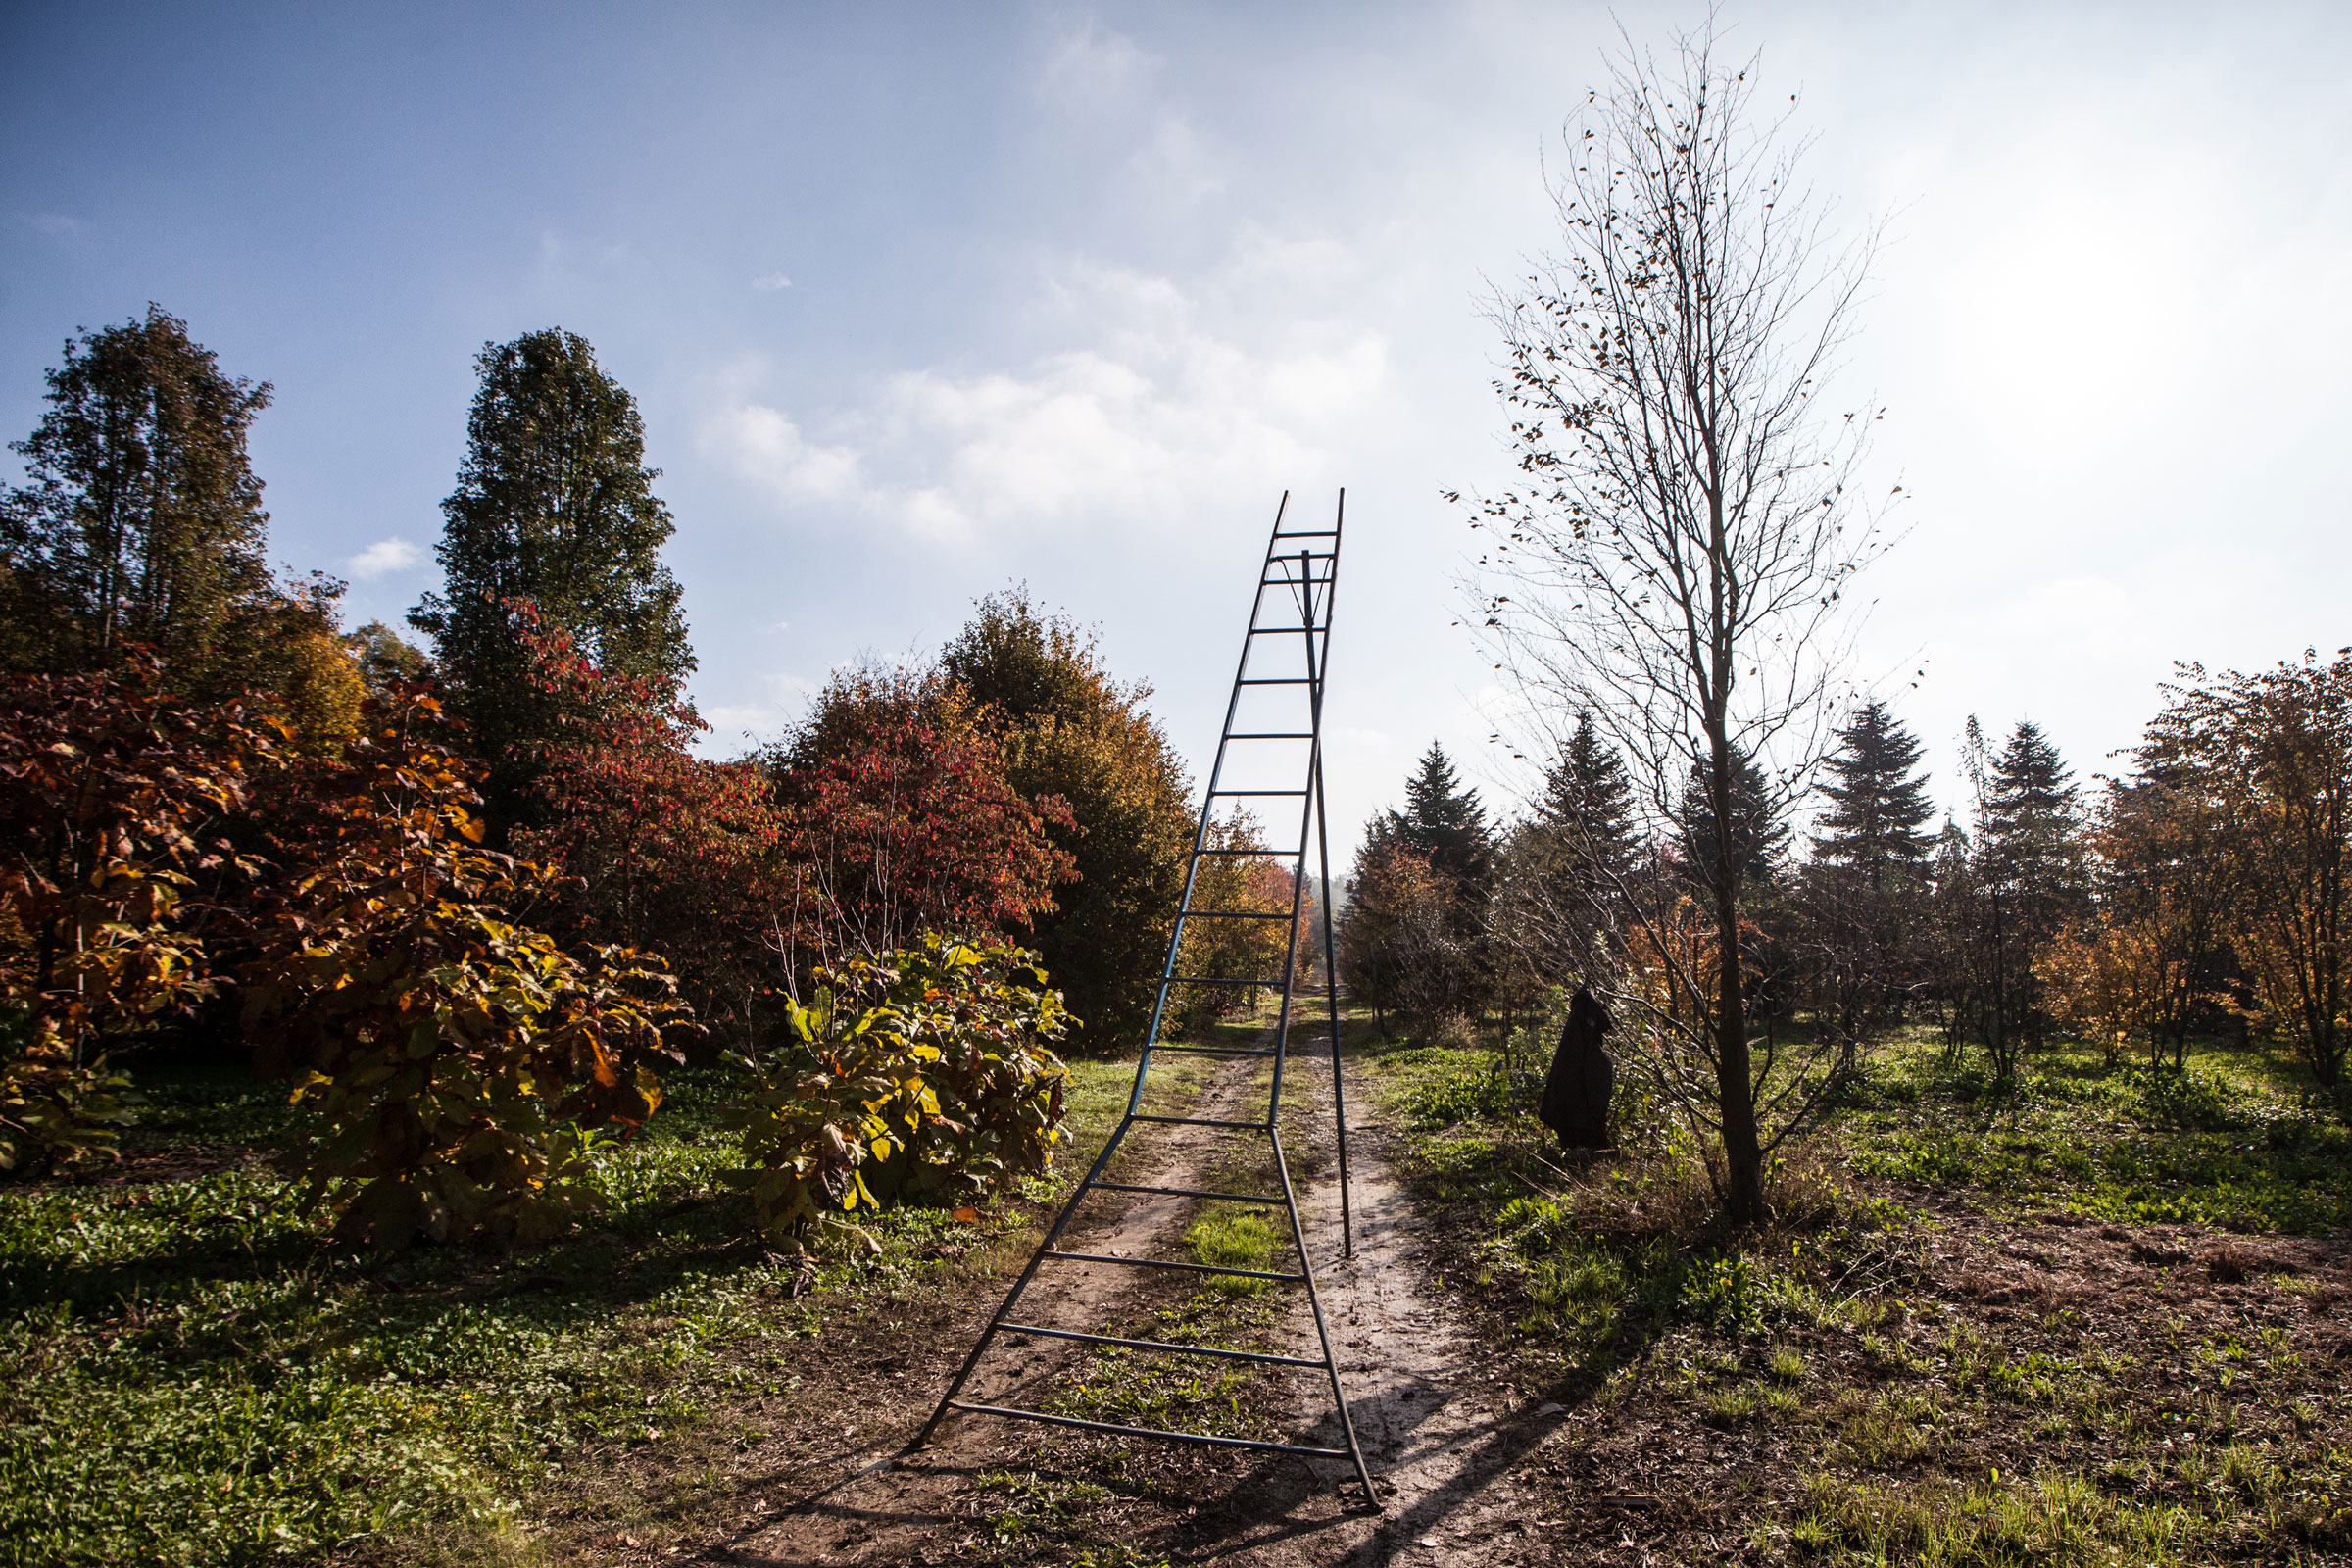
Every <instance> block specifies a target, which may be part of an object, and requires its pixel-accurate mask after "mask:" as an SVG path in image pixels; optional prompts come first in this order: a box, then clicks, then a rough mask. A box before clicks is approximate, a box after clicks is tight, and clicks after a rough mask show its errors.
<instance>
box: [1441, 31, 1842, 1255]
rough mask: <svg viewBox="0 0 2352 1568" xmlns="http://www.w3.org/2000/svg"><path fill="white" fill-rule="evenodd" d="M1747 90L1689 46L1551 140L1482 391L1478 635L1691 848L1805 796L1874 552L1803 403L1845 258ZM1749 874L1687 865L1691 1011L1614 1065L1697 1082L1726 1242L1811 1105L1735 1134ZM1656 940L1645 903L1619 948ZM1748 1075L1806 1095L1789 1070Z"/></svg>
mask: <svg viewBox="0 0 2352 1568" xmlns="http://www.w3.org/2000/svg"><path fill="white" fill-rule="evenodd" d="M1752 79H1753V73H1752V72H1751V71H1748V70H1740V69H1727V68H1725V67H1723V66H1721V65H1719V64H1718V63H1717V62H1716V60H1715V59H1714V40H1713V38H1712V36H1711V35H1700V36H1698V37H1694V38H1685V39H1683V40H1681V41H1680V42H1679V44H1678V45H1677V47H1676V48H1675V50H1674V51H1673V53H1672V54H1671V56H1670V57H1669V58H1668V59H1667V60H1666V61H1665V62H1663V63H1660V62H1658V61H1656V60H1653V59H1651V58H1650V57H1648V56H1635V57H1632V58H1629V59H1626V60H1624V61H1623V62H1622V63H1620V64H1618V65H1617V66H1616V67H1615V68H1614V70H1613V73H1612V79H1611V81H1610V82H1609V84H1608V86H1607V87H1606V88H1605V89H1604V90H1603V91H1600V92H1598V93H1595V94H1594V95H1593V99H1592V100H1591V106H1590V108H1589V109H1588V111H1587V112H1586V114H1585V115H1584V116H1583V117H1582V120H1581V122H1580V123H1579V124H1578V125H1577V126H1576V127H1574V128H1573V130H1572V132H1571V137H1570V140H1569V143H1568V147H1567V158H1566V162H1565V164H1564V166H1563V168H1562V172H1561V176H1560V178H1559V181H1558V184H1557V185H1556V187H1555V189H1554V197H1555V201H1556V204H1557V210H1558V214H1559V221H1560V229H1559V235H1560V240H1561V244H1562V254H1561V255H1560V256H1559V257H1557V258H1556V259H1550V260H1546V261H1544V262H1543V263H1542V264H1540V265H1539V266H1538V267H1537V268H1536V269H1535V270H1534V271H1533V275H1532V276H1531V277H1530V278H1529V279H1528V282H1527V286H1526V288H1525V290H1524V291H1523V292H1521V293H1517V294H1513V295H1505V296H1503V297H1501V298H1498V299H1497V301H1496V302H1495V307H1494V318H1495V322H1496V324H1497V326H1498V328H1499V329H1500V331H1501V334H1502V337H1503V343H1504V347H1505V350H1506V352H1507V354H1508V357H1509V362H1510V368H1509V373H1508V375H1507V376H1506V378H1505V379H1504V380H1503V381H1501V382H1500V383H1498V387H1497V390H1498V391H1499V392H1500V393H1501V395H1502V397H1503V399H1504V401H1505V403H1506V405H1507V407H1508V409H1509V413H1510V423H1511V433H1512V439H1513V442H1514V444H1515V446H1516V448H1517V453H1518V457H1519V464H1520V467H1521V469H1522V471H1523V472H1524V474H1525V475H1526V480H1527V483H1526V485H1525V487H1524V488H1522V489H1519V490H1515V491H1511V492H1508V493H1505V494H1502V495H1500V496H1496V497H1492V498H1489V499H1487V500H1486V501H1485V502H1484V503H1483V504H1482V509H1481V510H1482V526H1484V527H1485V528H1486V529H1487V530H1488V531H1489V533H1490V536H1491V539H1492V547H1491V548H1490V550H1489V552H1488V556H1487V564H1488V569H1489V570H1490V571H1491V572H1493V573H1494V574H1495V584H1494V588H1495V591H1494V592H1492V593H1491V594H1490V595H1489V597H1488V600H1487V605H1486V613H1485V614H1484V615H1483V616H1482V617H1481V618H1482V623H1483V624H1484V625H1485V627H1486V628H1487V630H1488V631H1489V632H1490V633H1491V634H1492V636H1493V639H1494V643H1495V652H1496V655H1497V662H1499V663H1500V664H1501V665H1502V666H1503V667H1504V668H1505V669H1506V670H1507V671H1508V672H1509V673H1510V674H1511V675H1512V676H1513V677H1514V678H1515V679H1516V680H1517V681H1518V682H1519V684H1520V685H1521V687H1522V689H1523V691H1525V692H1526V693H1527V695H1528V697H1529V699H1530V702H1531V704H1532V705H1533V706H1535V707H1537V708H1538V709H1540V710H1542V711H1545V712H1549V713H1552V714H1564V713H1567V712H1573V711H1588V712H1590V713H1591V714H1592V715H1593V722H1594V723H1595V725H1597V726H1598V727H1599V728H1600V729H1601V730H1602V731H1603V732H1604V733H1605V734H1606V735H1607V737H1608V738H1609V739H1610V741H1611V742H1612V744H1613V745H1614V746H1615V747H1616V748H1617V750H1618V751H1619V752H1620V754H1621V755H1622V756H1623V757H1624V758H1625V759H1626V761H1627V764H1628V765H1629V767H1631V768H1632V769H1633V770H1634V772H1635V774H1636V778H1637V784H1638V787H1639V788H1640V789H1642V791H1643V792H1644V793H1645V795H1646V796H1647V801H1646V802H1645V809H1647V810H1648V811H1649V812H1651V813H1652V814H1653V818H1654V819H1656V820H1661V821H1671V820H1673V819H1675V818H1676V817H1677V816H1678V814H1680V815H1685V816H1687V815H1689V814H1690V813H1689V812H1678V807H1679V806H1680V802H1679V801H1678V799H1677V797H1678V796H1679V795H1680V793H1681V791H1682V789H1683V787H1684V784H1685V781H1686V780H1688V779H1690V778H1691V777H1692V775H1693V771H1694V770H1695V773H1696V776H1697V779H1698V783H1699V789H1700V794H1701V795H1702V797H1703V806H1704V809H1705V811H1706V814H1707V815H1708V816H1709V818H1711V820H1713V821H1715V822H1718V823H1726V822H1732V821H1734V820H1735V819H1736V818H1737V817H1738V815H1739V813H1740V800H1739V793H1740V775H1741V763H1742V760H1758V761H1759V763H1761V761H1762V760H1764V759H1767V758H1769V759H1770V761H1771V765H1770V766H1769V767H1768V768H1767V769H1766V771H1765V775H1764V777H1765V793H1766V797H1767V800H1766V803H1765V804H1766V806H1767V808H1768V809H1766V811H1765V812H1764V813H1763V814H1764V815H1765V816H1766V817H1767V818H1774V819H1777V818H1778V816H1779V815H1780V813H1781V811H1782V810H1783V809H1786V808H1787V806H1788V805H1789V804H1790V803H1791V802H1792V801H1793V800H1794V799H1795V798H1796V797H1797V796H1798V795H1800V794H1801V793H1802V792H1803V790H1804V789H1805V788H1806V785H1807V783H1808V781H1809V778H1810V775H1811V770H1812V764H1813V763H1814V762H1815V761H1816V760H1817V759H1818V757H1819V755H1820V752H1821V750H1822V749H1823V742H1824V739H1825V737H1824V735H1823V731H1824V729H1826V723H1827V717H1828V714H1829V711H1830V705H1829V698H1830V690H1831V688H1830V680H1831V675H1832V672H1833V670H1834V668H1835V666H1836V664H1837V662H1838V638H1837V636H1836V633H1835V626H1836V617H1837V616H1838V613H1839V611H1840V601H1841V599H1842V595H1843V591H1844V587H1845V583H1846V579H1847V576H1848V574H1849V573H1850V572H1851V571H1852V570H1853V569H1854V568H1855V567H1856V566H1857V565H1858V564H1860V561H1861V560H1862V559H1863V558H1864V557H1865V556H1866V555H1867V554H1868V551H1869V548H1870V546H1869V537H1870V536H1869V534H1868V531H1867V528H1866V527H1865V528H1862V529H1860V530H1857V529H1856V528H1855V527H1854V526H1853V525H1852V524H1853V521H1854V514H1853V504H1852V498H1851V497H1852V493H1851V490H1850V488H1849V485H1848V483H1847V481H1848V479H1849V477H1850V476H1851V474H1852V472H1853V467H1854V464H1855V462H1856V460H1857V456H1858V450H1859V438H1860V435H1861V432H1862V431H1863V430H1865V429H1866V428H1867V426H1868V424H1869V422H1870V421H1869V420H1868V419H1867V418H1864V417H1858V413H1859V411H1850V410H1849V411H1835V410H1827V409H1823V408H1821V407H1820V406H1819V404H1818V401H1817V400H1818V399H1819V397H1820V396H1821V391H1822V388H1824V387H1825V386H1826V385H1828V384H1829V380H1830V376H1831V373H1832V371H1833V370H1834V369H1835V368H1836V364H1837V359H1838V348H1839V345H1840V344H1841V343H1842V342H1843V340H1844V337H1845V334H1846V331H1847V325H1848V319H1849V311H1850V309H1851V307H1852V304H1853V302H1854V300H1855V298H1856V295H1857V292H1858V290H1859V288H1860V285H1861V280H1862V276H1863V273H1864V263H1865V262H1866V260H1867V248H1866V247H1865V248H1864V249H1863V250H1860V251H1856V252H1850V253H1848V254H1847V255H1845V256H1843V257H1838V256H1834V255H1831V254H1829V253H1828V252H1827V250H1826V249H1825V246H1826V244H1827V236H1826V231H1825V229H1824V226H1823V224H1822V221H1821V220H1820V219H1819V218H1818V217H1808V216H1807V213H1806V203H1805V201H1804V199H1803V192H1802V190H1801V188H1800V187H1799V186H1798V185H1797V184H1796V183H1795V167H1794V165H1795V157H1796V150H1797V149H1796V148H1795V146H1794V145H1793V144H1792V143H1790V142H1789V139H1788V138H1787V137H1786V135H1784V134H1783V130H1784V127H1785V122H1781V121H1760V120H1759V119H1757V118H1756V116H1755V115H1754V114H1753V113H1752V112H1751V108H1750V104H1749V94H1750V92H1751V90H1752V86H1751V83H1752ZM1840 413H1842V414H1843V415H1844V417H1839V415H1840ZM1748 869H1749V858H1747V857H1743V856H1740V855H1718V856H1715V857H1712V858H1711V859H1710V860H1708V861H1707V862H1705V863H1704V865H1703V869H1702V886H1701V888H1700V895H1701V896H1700V899H1699V904H1700V907H1701V908H1702V909H1703V912H1704V917H1705V918H1706V919H1707V920H1708V921H1710V922H1711V924H1712V939H1711V940H1710V941H1709V942H1707V943H1704V944H1700V945H1697V946H1692V945H1690V944H1681V943H1676V944H1665V945H1661V946H1660V947H1659V949H1658V951H1659V952H1660V953H1663V954H1668V955H1670V956H1671V957H1670V958H1669V959H1668V960H1666V969H1665V972H1666V973H1667V974H1668V976H1669V978H1670V983H1671V984H1672V985H1673V986H1675V987H1678V988H1680V990H1679V993H1678V994H1679V995H1680V996H1682V997H1683V998H1684V1000H1685V1001H1689V1000H1691V999H1697V998H1703V999H1705V1002H1706V1005H1705V1006H1704V1008H1703V1009H1701V1008H1699V1007H1697V1006H1695V1005H1683V1004H1682V1003H1679V1002H1678V1003H1676V1004H1675V1005H1667V1006H1659V1005H1653V1003H1654V997H1653V993H1652V992H1651V991H1649V990H1646V989H1643V988H1631V989H1628V990H1627V991H1625V992H1624V993H1623V994H1622V996H1621V998H1620V1000H1621V1001H1623V1002H1624V1003H1625V1004H1626V1005H1627V1006H1629V1007H1632V1008H1634V1009H1635V1012H1636V1017H1635V1019H1634V1022H1635V1024H1636V1028H1635V1029H1634V1030H1633V1031H1632V1036H1633V1039H1634V1040H1635V1042H1636V1043H1642V1042H1646V1043H1648V1044H1649V1045H1651V1046H1653V1047H1654V1048H1655V1049H1656V1050H1657V1051H1660V1052H1666V1053H1670V1054H1674V1055H1676V1056H1677V1057H1678V1058H1679V1057H1684V1056H1692V1055H1694V1056H1695V1058H1696V1059H1698V1060H1699V1061H1700V1062H1701V1063H1702V1064H1703V1068H1704V1070H1703V1071H1698V1072H1689V1073H1685V1072H1681V1071H1679V1070H1678V1071H1677V1072H1675V1073H1673V1074H1672V1075H1670V1077H1669V1076H1662V1077H1661V1078H1660V1080H1659V1081H1660V1083H1661V1085H1662V1086H1664V1087H1666V1088H1668V1089H1669V1090H1670V1091H1672V1092H1673V1093H1674V1094H1675V1095H1676V1096H1677V1098H1676V1099H1675V1101H1674V1103H1676V1104H1678V1105H1679V1106H1680V1107H1681V1108H1682V1109H1683V1110H1684V1111H1685V1112H1686V1113H1687V1114H1688V1115H1690V1116H1691V1119H1692V1120H1693V1122H1694V1123H1695V1124H1697V1125H1698V1126H1699V1127H1701V1128H1702V1129H1703V1130H1704V1131H1705V1132H1706V1133H1707V1134H1708V1135H1709V1137H1710V1138H1711V1140H1712V1141H1713V1142H1714V1144H1715V1146H1716V1149H1717V1152H1718V1154H1719V1156H1720V1157H1719V1159H1718V1160H1717V1161H1716V1162H1715V1164H1714V1165H1713V1167H1712V1168H1713V1169H1714V1171H1715V1174H1716V1177H1717V1180H1718V1181H1719V1183H1720V1196H1721V1198H1722V1201H1723V1203H1724V1205H1725V1207H1726V1209H1727V1210H1728V1212H1730V1213H1731V1214H1732V1215H1733V1216H1735V1217H1737V1218H1739V1219H1741V1220H1748V1219H1754V1218H1756V1217H1759V1216H1760V1215H1761V1214H1762V1212H1763V1209H1764V1193H1763V1172H1764V1161H1765V1156H1766V1154H1767V1152H1768V1151H1769V1150H1770V1149H1771V1148H1772V1147H1773V1146H1774V1145H1775V1144H1776V1143H1778V1142H1779V1141H1780V1140H1781V1139H1783V1138H1785V1137H1786V1136H1788V1134H1789V1131H1790V1130H1791V1129H1793V1128H1794V1127H1795V1126H1797V1125H1798V1124H1799V1123H1800V1122H1801V1121H1802V1119H1803V1113H1804V1112H1806V1111H1808V1110H1809V1109H1810V1108H1811V1107H1812V1106H1813V1105H1814V1104H1816V1103H1818V1096H1817V1095H1815V1094H1814V1093H1812V1092H1811V1091H1808V1092H1807V1093H1805V1094H1801V1095H1798V1096H1797V1097H1796V1098H1795V1099H1794V1100H1792V1101H1785V1102H1779V1103H1781V1104H1782V1105H1783V1108H1784V1110H1786V1111H1787V1112H1788V1114H1787V1115H1786V1116H1785V1117H1784V1119H1782V1120H1780V1121H1778V1122H1776V1123H1772V1124H1769V1125H1768V1124H1767V1123H1766V1122H1764V1121H1762V1120H1760V1119H1759V1105H1760V1103H1774V1097H1775V1096H1777V1095H1778V1094H1779V1086H1777V1085H1775V1086H1769V1087H1766V1088H1765V1089H1764V1090H1763V1097H1764V1098H1763V1099H1762V1100H1761V1101H1760V1099H1759V1086H1760V1085H1761V1084H1762V1082H1763V1079H1764V1077H1765V1076H1766V1074H1765V1072H1764V1071H1763V1068H1762V1064H1761V1063H1760V1062H1759V1059H1758V1057H1757V1055H1756V1054H1755V1052H1754V1051H1753V1050H1752V1049H1751V1043H1750V1036H1749V1019H1748V1009H1747V996H1748V986H1747V984H1746V979H1747V977H1746V975H1745V974H1744V973H1743V972H1742V964H1743V945H1742V942H1741V936H1740V933H1741V930H1742V926H1743V923H1744V922H1745V920H1746V916H1747V907H1748V905H1749V903H1750V902H1751V901H1752V899H1753V898H1754V897H1755V894H1756V891H1757V890H1756V889H1755V888H1754V886H1753V883H1752V881H1751V879H1750V878H1749V876H1748V875H1747V872H1748ZM1688 886H1689V884H1688V883H1685V884H1683V887H1685V888H1687V887H1688ZM1681 891H1682V888H1676V889H1674V890H1672V892H1673V894H1674V895H1675V896H1679V894H1680V893H1681ZM1667 897H1668V893H1667V890H1665V889H1661V890H1659V892H1658V894H1657V898H1660V899H1664V898H1667ZM1672 913H1673V910H1672V908H1671V907H1670V905H1664V906H1662V905H1659V904H1657V903H1656V902H1655V901H1654V900H1653V902H1652V904H1651V906H1650V907H1646V908H1645V909H1644V910H1643V911H1642V918H1643V919H1645V920H1647V921H1650V922H1651V923H1653V924H1655V923H1657V922H1661V921H1663V920H1665V919H1666V918H1668V917H1669V915H1671V914H1672ZM1693 954H1704V955H1705V956H1706V961H1708V962H1709V963H1711V964H1713V965H1714V966H1715V971H1716V972H1714V973H1711V974H1708V975H1703V976H1702V975H1698V974H1695V973H1691V972H1690V971H1689V970H1688V967H1687V964H1686V963H1685V957H1684V956H1689V955H1693ZM1675 955H1679V956H1675ZM1678 965H1681V967H1678ZM1702 1016H1703V1018H1704V1020H1705V1022H1704V1025H1703V1027H1702V1026H1700V1025H1699V1024H1697V1023H1695V1022H1693V1021H1692V1020H1695V1019H1698V1018H1700V1017H1702ZM1772 1065H1773V1069H1774V1070H1775V1071H1778V1072H1781V1073H1783V1074H1786V1075H1792V1077H1791V1081H1796V1082H1803V1083H1807V1084H1809V1085H1813V1086H1814V1087H1815V1088H1818V1087H1819V1085H1820V1084H1821V1083H1823V1082H1824V1081H1825V1080H1824V1079H1823V1077H1822V1075H1821V1074H1820V1073H1819V1072H1818V1071H1816V1070H1814V1069H1813V1067H1811V1066H1808V1064H1807V1062H1806V1061H1804V1060H1799V1059H1795V1058H1791V1057H1788V1056H1782V1057H1780V1058H1778V1059H1776V1060H1775V1061H1774V1062H1773V1064H1772ZM1700 1086H1705V1087H1703V1088H1702V1087H1700ZM1686 1091H1687V1092H1686Z"/></svg>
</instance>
